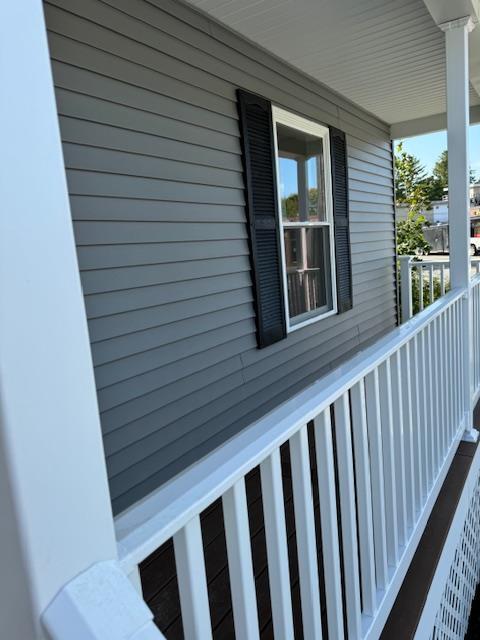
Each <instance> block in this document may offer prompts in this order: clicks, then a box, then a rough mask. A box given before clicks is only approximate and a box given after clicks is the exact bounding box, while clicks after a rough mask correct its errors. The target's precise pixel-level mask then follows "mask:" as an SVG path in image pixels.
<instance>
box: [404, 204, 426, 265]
mask: <svg viewBox="0 0 480 640" xmlns="http://www.w3.org/2000/svg"><path fill="white" fill-rule="evenodd" d="M426 223H427V221H426V219H425V216H423V215H422V214H421V213H418V212H417V211H413V210H410V211H409V212H408V214H407V218H406V220H401V221H400V222H399V223H398V224H397V254H398V255H399V256H412V255H423V254H426V253H428V252H429V251H430V245H429V243H428V242H427V241H426V240H425V238H424V237H423V231H422V228H423V227H424V226H425V225H426Z"/></svg>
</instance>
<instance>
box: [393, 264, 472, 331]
mask: <svg viewBox="0 0 480 640" xmlns="http://www.w3.org/2000/svg"><path fill="white" fill-rule="evenodd" d="M399 263H400V303H401V320H402V322H406V321H407V320H409V319H410V318H411V317H412V316H413V315H415V314H416V313H418V312H419V311H423V309H424V308H425V307H427V306H428V305H429V304H432V302H434V301H435V300H438V298H440V297H441V296H443V295H445V293H446V292H447V291H448V290H449V289H450V260H449V259H448V258H447V259H445V260H423V259H422V260H416V259H414V257H413V256H399ZM470 265H471V270H470V273H471V276H472V277H474V276H475V275H477V274H479V273H480V258H471V259H470Z"/></svg>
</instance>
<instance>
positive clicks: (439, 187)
mask: <svg viewBox="0 0 480 640" xmlns="http://www.w3.org/2000/svg"><path fill="white" fill-rule="evenodd" d="M475 173H476V172H475V171H474V170H473V169H470V184H474V183H475ZM445 189H448V150H446V149H445V151H442V153H441V154H440V155H439V157H438V160H437V161H436V162H435V164H434V166H433V170H432V175H431V178H430V191H429V195H430V200H441V199H442V197H443V196H444V195H445V193H446V192H445Z"/></svg>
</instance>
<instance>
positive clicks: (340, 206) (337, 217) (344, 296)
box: [330, 127, 353, 313]
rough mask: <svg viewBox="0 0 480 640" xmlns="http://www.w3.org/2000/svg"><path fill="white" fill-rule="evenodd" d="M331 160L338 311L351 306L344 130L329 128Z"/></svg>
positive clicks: (345, 309) (350, 261)
mask: <svg viewBox="0 0 480 640" xmlns="http://www.w3.org/2000/svg"><path fill="white" fill-rule="evenodd" d="M330 156H331V161H332V192H333V219H334V228H335V264H336V273H337V305H338V313H343V312H344V311H348V310H349V309H351V308H352V304H353V301H352V298H353V296H352V258H351V253H350V229H349V213H348V168H347V142H346V139H345V133H344V132H343V131H340V130H339V129H335V128H334V127H330Z"/></svg>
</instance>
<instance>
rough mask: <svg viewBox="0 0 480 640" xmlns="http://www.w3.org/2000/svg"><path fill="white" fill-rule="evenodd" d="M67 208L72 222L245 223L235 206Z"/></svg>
mask: <svg viewBox="0 0 480 640" xmlns="http://www.w3.org/2000/svg"><path fill="white" fill-rule="evenodd" d="M70 207H71V212H72V218H73V220H75V221H77V220H78V221H82V220H91V221H96V222H102V221H103V222H106V221H124V222H129V221H130V222H176V223H179V222H198V221H201V222H202V223H206V222H237V223H244V222H245V212H244V209H243V207H241V206H237V205H224V204H222V205H212V204H203V203H197V202H171V201H166V202H164V201H161V200H139V199H135V198H108V197H102V196H79V195H76V196H75V195H72V196H71V198H70ZM377 219H378V216H377Z"/></svg>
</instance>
